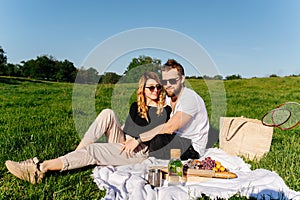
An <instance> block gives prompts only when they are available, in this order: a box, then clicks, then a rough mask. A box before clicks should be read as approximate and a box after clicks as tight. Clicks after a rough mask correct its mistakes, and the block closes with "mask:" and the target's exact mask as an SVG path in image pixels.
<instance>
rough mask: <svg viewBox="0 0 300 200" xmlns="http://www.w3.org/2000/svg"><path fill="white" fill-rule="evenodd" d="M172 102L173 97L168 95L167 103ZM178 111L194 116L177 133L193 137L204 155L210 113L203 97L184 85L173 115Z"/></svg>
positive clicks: (196, 145)
mask: <svg viewBox="0 0 300 200" xmlns="http://www.w3.org/2000/svg"><path fill="white" fill-rule="evenodd" d="M170 102H171V98H170V97H167V98H166V103H167V105H170ZM178 111H181V112H184V113H186V114H188V115H190V116H192V118H191V120H190V121H188V122H187V123H186V124H185V125H184V126H183V127H181V128H180V129H178V130H177V131H175V133H176V135H178V136H181V137H185V138H188V139H191V140H192V145H193V147H194V149H195V150H196V151H197V152H198V153H199V154H200V156H202V155H203V154H204V152H205V148H206V144H207V140H208V131H209V121H208V115H207V111H206V107H205V104H204V101H203V99H202V98H201V97H200V96H199V95H198V94H197V93H196V92H195V91H193V90H191V89H189V88H186V87H184V88H183V91H182V93H181V96H180V97H179V99H178V100H177V103H176V106H175V109H174V111H173V112H172V113H171V117H172V115H173V114H175V113H176V112H178Z"/></svg>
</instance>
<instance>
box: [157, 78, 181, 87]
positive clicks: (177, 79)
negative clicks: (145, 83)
mask: <svg viewBox="0 0 300 200" xmlns="http://www.w3.org/2000/svg"><path fill="white" fill-rule="evenodd" d="M179 80H180V77H177V78H171V79H165V80H161V83H162V84H163V85H167V84H168V82H169V83H170V84H171V85H175V84H176V83H177V81H179Z"/></svg>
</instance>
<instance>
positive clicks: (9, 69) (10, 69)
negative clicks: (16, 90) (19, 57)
mask: <svg viewBox="0 0 300 200" xmlns="http://www.w3.org/2000/svg"><path fill="white" fill-rule="evenodd" d="M18 71H19V70H18V66H17V65H14V64H11V63H8V64H6V67H5V75H8V76H18V75H19V74H18Z"/></svg>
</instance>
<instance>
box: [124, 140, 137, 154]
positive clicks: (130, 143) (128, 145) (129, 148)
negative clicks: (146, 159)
mask: <svg viewBox="0 0 300 200" xmlns="http://www.w3.org/2000/svg"><path fill="white" fill-rule="evenodd" d="M122 144H123V146H122V147H121V151H120V154H121V153H122V152H123V151H125V152H126V155H127V157H128V156H130V157H132V154H133V151H134V150H135V148H136V147H137V146H139V142H138V141H137V140H136V139H134V138H131V139H129V140H127V141H125V142H122Z"/></svg>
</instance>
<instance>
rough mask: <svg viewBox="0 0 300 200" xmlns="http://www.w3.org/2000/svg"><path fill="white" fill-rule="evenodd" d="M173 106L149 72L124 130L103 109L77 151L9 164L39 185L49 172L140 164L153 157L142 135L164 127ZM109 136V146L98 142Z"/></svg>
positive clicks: (115, 119) (17, 173)
mask: <svg viewBox="0 0 300 200" xmlns="http://www.w3.org/2000/svg"><path fill="white" fill-rule="evenodd" d="M170 113H171V107H169V106H166V105H165V92H164V90H163V87H162V85H161V83H160V80H159V77H158V76H157V74H156V73H154V72H146V73H145V74H144V75H143V76H142V77H141V78H140V80H139V87H138V90H137V101H136V102H134V103H132V105H131V107H130V111H129V115H128V117H127V119H126V122H125V126H124V129H123V130H122V129H121V125H120V123H119V121H118V118H117V116H116V114H115V113H114V111H112V110H111V109H105V110H103V111H102V112H101V113H100V114H99V115H98V116H97V118H96V120H95V121H94V122H93V123H92V124H91V126H90V127H89V129H88V130H87V132H86V133H85V135H84V137H83V139H82V140H81V142H80V144H79V145H78V147H77V148H76V150H75V151H72V152H70V153H68V154H66V155H64V156H61V157H59V158H55V159H52V160H45V161H43V162H39V160H38V159H37V158H36V157H35V158H32V159H28V160H25V161H21V162H15V161H10V160H8V161H6V163H5V164H6V167H7V169H8V170H9V171H10V172H11V173H12V174H13V175H15V176H16V177H18V178H20V179H23V180H26V181H29V182H31V183H33V184H35V183H39V182H40V181H41V180H42V179H43V177H44V175H45V173H46V172H48V171H65V170H70V169H76V168H81V167H84V166H88V165H115V166H117V165H126V164H131V163H138V162H141V161H143V160H144V159H146V158H147V157H148V155H149V148H148V144H149V142H142V141H141V139H140V138H139V134H140V133H143V132H146V131H149V130H151V129H153V128H154V127H157V126H158V125H161V124H164V123H165V122H167V121H168V120H169V118H170ZM103 134H105V136H106V138H107V141H108V142H107V143H96V141H97V140H98V139H99V138H100V137H101V136H102V135H103Z"/></svg>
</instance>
